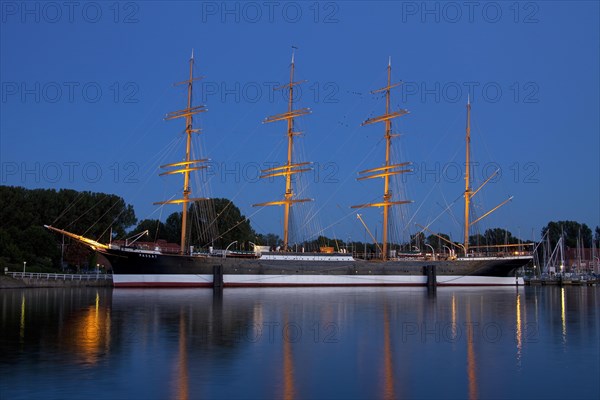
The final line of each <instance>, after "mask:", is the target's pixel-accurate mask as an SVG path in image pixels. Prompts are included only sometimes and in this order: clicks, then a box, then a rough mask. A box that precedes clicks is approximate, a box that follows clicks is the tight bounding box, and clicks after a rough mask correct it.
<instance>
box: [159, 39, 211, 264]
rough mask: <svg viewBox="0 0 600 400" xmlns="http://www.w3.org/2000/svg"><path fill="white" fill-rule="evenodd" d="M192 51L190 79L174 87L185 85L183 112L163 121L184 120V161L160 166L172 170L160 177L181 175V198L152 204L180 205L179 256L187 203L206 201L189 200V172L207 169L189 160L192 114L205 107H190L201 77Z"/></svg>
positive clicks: (184, 245) (184, 243)
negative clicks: (185, 93) (185, 101)
mask: <svg viewBox="0 0 600 400" xmlns="http://www.w3.org/2000/svg"><path fill="white" fill-rule="evenodd" d="M193 69H194V51H193V50H192V56H191V58H190V78H189V79H188V80H187V81H183V82H178V83H176V84H175V85H187V107H186V108H184V109H183V110H178V111H173V112H170V113H168V114H167V115H166V116H165V120H166V121H168V120H171V119H175V118H185V135H186V142H185V161H182V162H176V163H172V164H165V165H161V166H160V167H161V168H172V167H175V168H176V169H172V170H169V171H166V172H163V173H162V174H160V176H162V175H173V174H183V196H182V198H181V199H175V200H167V201H161V202H158V203H154V204H182V216H181V249H180V251H179V253H180V254H186V253H187V251H186V250H187V219H188V216H187V214H188V203H193V202H194V201H199V200H207V198H205V197H198V198H191V197H190V194H191V193H192V190H191V188H190V172H192V171H197V170H200V169H205V168H207V166H206V165H198V164H201V163H205V162H206V161H208V159H200V160H192V159H191V150H192V133H199V132H200V130H199V129H194V128H193V118H192V116H193V115H194V114H199V113H202V112H206V111H207V109H206V106H204V105H199V106H192V88H193V83H194V81H197V80H199V79H202V77H197V78H194V71H193Z"/></svg>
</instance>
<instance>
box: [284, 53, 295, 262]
mask: <svg viewBox="0 0 600 400" xmlns="http://www.w3.org/2000/svg"><path fill="white" fill-rule="evenodd" d="M293 82H294V52H293V51H292V64H291V66H290V87H289V92H288V113H291V112H292V110H293V107H294V85H293ZM287 137H288V146H287V167H288V168H290V166H291V165H292V149H293V148H294V119H293V118H289V119H288V120H287ZM293 195H294V193H293V191H292V175H291V174H288V175H286V176H285V194H284V198H285V200H286V202H285V204H284V211H283V250H284V251H286V250H287V248H288V243H289V237H290V206H291V202H290V200H291V199H292V196H293Z"/></svg>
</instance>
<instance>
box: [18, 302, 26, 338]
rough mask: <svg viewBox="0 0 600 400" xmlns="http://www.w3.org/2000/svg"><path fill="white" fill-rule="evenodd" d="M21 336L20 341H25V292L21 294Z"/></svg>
mask: <svg viewBox="0 0 600 400" xmlns="http://www.w3.org/2000/svg"><path fill="white" fill-rule="evenodd" d="M19 338H20V340H19V341H20V342H21V343H23V340H24V339H25V293H23V294H22V295H21V323H20V325H19Z"/></svg>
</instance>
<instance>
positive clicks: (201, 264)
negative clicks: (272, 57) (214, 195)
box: [46, 53, 531, 287]
mask: <svg viewBox="0 0 600 400" xmlns="http://www.w3.org/2000/svg"><path fill="white" fill-rule="evenodd" d="M193 67H194V57H193V53H192V57H191V58H190V60H189V79H188V80H186V81H184V82H182V83H183V84H185V85H187V107H186V108H185V109H183V110H180V111H175V112H172V113H169V114H167V116H166V118H165V119H166V120H171V119H178V118H184V119H185V124H186V126H185V135H186V154H185V160H184V161H181V162H175V163H172V164H167V165H163V166H162V168H166V169H167V171H166V172H164V173H163V174H164V175H173V174H182V175H183V193H182V198H180V199H175V200H168V201H164V202H160V203H156V204H161V205H164V204H181V205H182V214H183V215H182V228H181V245H180V252H179V254H170V253H167V252H164V251H162V250H161V249H160V248H158V247H157V248H155V249H151V250H148V249H141V248H136V247H135V246H123V245H119V244H114V243H109V244H104V243H100V242H97V241H95V240H92V239H90V238H86V237H83V236H80V235H77V234H74V233H72V232H68V231H65V230H62V229H58V228H56V227H52V226H46V227H47V228H48V229H50V230H53V231H56V232H58V233H61V234H63V235H66V236H69V237H71V238H74V239H76V240H78V241H80V242H82V243H84V244H86V245H87V246H89V247H90V248H91V249H92V250H94V251H97V252H99V253H101V254H102V255H104V256H105V257H106V258H107V259H108V260H109V261H110V263H111V266H112V271H113V283H114V286H115V287H180V286H188V287H217V286H220V287H222V286H224V287H252V286H259V287H265V286H411V285H412V286H421V285H515V284H517V285H518V284H523V279H522V278H521V277H518V276H517V275H516V273H515V271H516V270H517V269H518V268H519V267H522V266H523V265H525V264H526V263H528V262H529V261H530V260H531V256H530V255H526V254H518V255H510V256H498V255H492V256H475V255H474V254H472V253H469V252H468V250H469V249H468V245H469V243H468V239H469V236H468V227H469V225H470V223H469V222H468V216H469V202H470V200H471V198H472V196H473V195H474V194H475V193H476V192H477V191H478V190H479V189H478V190H477V191H472V190H471V187H470V181H469V174H468V171H469V156H470V155H469V142H470V124H469V118H470V116H469V115H470V114H469V113H470V103H469V104H468V105H467V137H466V140H467V174H466V179H465V180H466V190H465V243H464V245H463V246H464V247H463V249H464V256H463V257H450V258H446V259H443V260H442V259H436V257H435V254H433V257H429V256H427V255H426V254H421V255H418V256H416V257H415V256H412V257H405V258H402V257H390V252H389V250H388V232H387V229H388V228H387V227H388V225H389V210H390V207H392V206H397V205H401V204H405V203H408V202H409V201H407V200H392V194H391V191H390V177H391V176H393V175H398V174H401V173H404V172H406V171H407V170H406V169H403V168H405V167H406V166H408V165H409V163H397V164H394V163H393V162H392V161H391V159H390V143H391V140H392V139H393V138H394V137H395V136H396V135H394V134H392V125H391V120H392V119H394V118H397V117H400V116H402V115H405V114H407V113H408V111H406V110H399V111H392V110H391V108H390V95H391V89H393V88H394V87H396V86H398V85H399V84H400V83H395V84H392V83H391V60H390V62H389V63H388V66H387V78H388V79H387V85H386V86H385V87H383V88H381V89H377V90H375V91H373V92H372V93H385V98H386V110H385V114H383V115H381V116H379V117H375V118H370V119H368V120H367V121H365V122H364V123H363V125H370V124H374V123H379V122H383V123H384V124H385V141H386V158H385V164H384V165H383V166H382V167H376V168H371V169H368V170H365V171H361V172H360V173H359V174H360V175H361V176H360V177H359V178H358V179H359V180H362V179H374V178H383V180H384V194H383V200H382V201H381V202H376V203H369V204H363V205H360V206H355V207H356V208H359V209H360V208H365V207H381V208H383V217H384V223H383V227H384V230H383V243H382V246H383V248H382V249H381V252H380V254H381V256H380V257H379V258H375V259H369V260H362V259H358V258H355V257H353V255H352V254H348V253H323V252H310V253H309V252H292V251H290V250H291V248H290V246H289V225H290V223H289V221H290V210H291V208H292V207H293V206H294V205H296V204H298V203H304V202H308V201H310V199H300V198H297V196H296V193H295V192H294V190H293V187H292V176H293V175H295V174H300V173H303V172H306V171H308V170H309V169H310V163H309V162H305V161H303V162H296V161H295V159H294V157H293V143H294V138H295V137H296V136H298V135H299V134H300V132H297V131H295V130H294V121H295V119H296V118H298V117H301V116H305V115H308V114H310V109H308V108H298V109H296V108H294V98H295V97H294V90H295V88H296V86H297V85H299V84H301V83H302V81H294V68H295V61H294V54H292V62H291V65H290V77H289V78H290V79H289V83H288V84H285V85H283V86H281V87H280V88H279V89H281V90H287V91H288V107H287V111H286V112H284V113H281V114H277V115H274V116H271V117H268V118H266V119H265V120H264V122H265V123H271V122H276V121H285V122H286V123H287V131H286V135H287V144H288V146H287V160H286V162H285V164H283V165H282V166H279V167H274V168H270V169H267V170H263V171H262V174H263V175H262V177H263V178H267V177H277V176H282V177H284V178H285V192H284V195H283V199H281V200H276V201H270V202H265V203H259V204H255V206H261V207H262V206H274V205H279V206H283V211H284V218H283V229H284V236H283V246H282V247H281V249H280V250H281V251H267V252H261V251H256V252H255V253H252V254H250V255H248V254H244V255H243V257H242V255H241V254H235V253H231V252H228V249H225V251H223V250H221V251H216V250H213V251H211V252H208V253H194V252H192V251H190V249H189V246H188V237H187V233H188V229H187V226H186V222H187V219H188V216H187V213H188V207H189V204H190V203H193V202H202V201H207V200H208V199H206V198H204V197H199V198H194V197H191V194H192V193H191V189H190V173H191V172H193V171H198V170H201V169H203V168H206V165H205V162H206V161H207V160H206V159H196V160H194V159H192V156H191V152H190V148H191V141H192V135H193V134H194V133H196V132H197V130H195V129H194V128H193V116H194V115H197V114H199V113H202V112H205V111H206V107H205V106H204V105H199V106H194V105H193V102H192V88H193V84H194V82H195V81H196V80H197V79H198V78H195V77H194V75H193ZM363 223H364V222H363ZM452 244H453V245H455V244H454V243H452ZM455 246H456V245H455Z"/></svg>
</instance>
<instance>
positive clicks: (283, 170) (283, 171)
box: [253, 47, 311, 251]
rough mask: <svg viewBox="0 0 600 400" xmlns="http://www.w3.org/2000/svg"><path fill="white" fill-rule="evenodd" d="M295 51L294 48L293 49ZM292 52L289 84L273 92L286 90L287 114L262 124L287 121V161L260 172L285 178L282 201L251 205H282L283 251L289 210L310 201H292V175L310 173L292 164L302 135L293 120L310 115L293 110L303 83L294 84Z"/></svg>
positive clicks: (265, 176)
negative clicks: (295, 143) (297, 90)
mask: <svg viewBox="0 0 600 400" xmlns="http://www.w3.org/2000/svg"><path fill="white" fill-rule="evenodd" d="M293 48H294V49H295V47H293ZM294 68H295V62H294V51H292V63H291V64H290V83H288V84H286V85H283V86H280V87H277V88H275V89H274V90H286V89H287V90H288V109H287V112H285V113H281V114H276V115H272V116H270V117H267V118H266V119H265V120H264V121H263V123H264V124H266V123H270V122H275V121H284V120H285V121H287V133H286V135H287V161H286V163H285V164H284V165H283V166H280V167H275V168H269V169H264V170H262V171H261V173H262V174H263V175H261V176H260V178H270V177H274V176H284V177H285V193H284V195H283V200H277V201H269V202H266V203H258V204H253V206H254V207H263V206H276V205H283V206H284V209H283V250H284V251H287V250H288V245H289V227H290V209H291V207H292V205H293V204H294V203H304V202H308V201H311V199H294V190H293V187H292V175H293V174H298V173H302V172H306V171H310V168H301V167H304V166H307V165H309V164H311V163H310V162H301V163H294V161H293V148H294V136H298V135H300V134H302V132H296V131H294V118H297V117H301V116H303V115H307V114H310V109H309V108H301V109H294V86H296V85H299V84H301V83H303V82H305V81H297V82H294Z"/></svg>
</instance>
